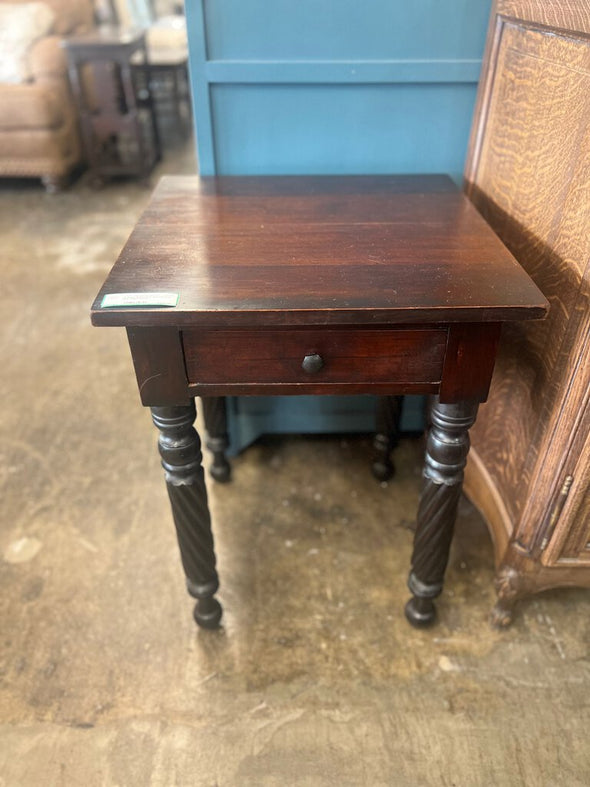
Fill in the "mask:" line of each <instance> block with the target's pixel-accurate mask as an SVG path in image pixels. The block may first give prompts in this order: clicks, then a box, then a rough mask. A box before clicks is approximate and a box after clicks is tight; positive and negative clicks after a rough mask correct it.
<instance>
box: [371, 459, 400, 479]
mask: <svg viewBox="0 0 590 787" xmlns="http://www.w3.org/2000/svg"><path fill="white" fill-rule="evenodd" d="M371 472H372V473H373V478H375V479H376V480H377V481H391V479H392V478H393V476H394V475H395V467H394V466H393V462H391V461H386V460H383V459H375V460H374V461H373V463H372V465H371Z"/></svg>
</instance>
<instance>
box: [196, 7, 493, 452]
mask: <svg viewBox="0 0 590 787" xmlns="http://www.w3.org/2000/svg"><path fill="white" fill-rule="evenodd" d="M489 7H490V2H489V0H484V2H476V3H474V2H473V0H449V1H448V2H445V3H440V2H438V0H419V2H413V3H407V2H404V1H403V0H366V2H363V3H359V2H358V0H324V1H323V2H321V3H318V2H316V1H315V0H299V1H298V2H292V0H273V2H272V3H269V2H266V0H215V1H214V2H211V1H210V0H194V1H193V2H190V3H187V4H186V15H187V28H188V34H189V41H190V66H191V83H192V100H193V108H194V116H195V127H196V141H197V152H198V159H199V169H200V172H201V173H202V174H204V175H212V174H219V175H240V174H310V173H311V174H352V173H388V172H407V173H411V172H447V173H450V174H452V175H454V177H455V179H456V181H457V182H458V183H459V182H460V181H461V173H462V172H463V167H464V159H465V151H466V148H467V141H468V137H469V128H470V123H471V115H472V111H473V106H474V103H475V96H476V90H477V81H478V78H479V73H480V69H481V55H482V52H483V47H484V41H485V30H486V24H487V20H488V16H489ZM424 407H425V403H424V400H423V399H422V398H420V397H409V398H406V399H405V400H404V405H403V412H402V429H404V430H405V431H421V430H422V429H423V428H424V419H423V412H424ZM226 409H227V420H228V431H229V436H230V442H231V446H230V448H231V451H238V450H241V449H242V448H243V447H245V446H246V445H248V444H250V443H251V442H253V441H254V440H255V439H256V438H257V437H259V436H260V435H261V434H265V433H277V432H281V433H296V434H302V433H312V432H320V433H322V432H323V433H329V432H339V433H342V432H367V433H369V432H373V431H374V429H375V401H374V400H373V399H372V398H370V397H352V396H349V397H346V396H342V397H334V398H328V397H301V398H300V397H297V398H291V397H288V398H283V397H272V398H271V397H247V398H246V397H244V398H240V399H237V398H231V399H229V400H228V402H227V408H226Z"/></svg>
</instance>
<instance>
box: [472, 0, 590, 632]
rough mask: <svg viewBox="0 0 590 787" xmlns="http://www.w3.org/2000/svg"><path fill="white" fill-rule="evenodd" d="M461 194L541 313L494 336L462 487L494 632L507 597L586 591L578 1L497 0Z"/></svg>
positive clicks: (589, 178) (586, 87) (586, 97)
mask: <svg viewBox="0 0 590 787" xmlns="http://www.w3.org/2000/svg"><path fill="white" fill-rule="evenodd" d="M465 181H466V184H465V188H466V192H467V194H468V195H469V197H470V198H471V199H472V201H473V202H474V203H475V205H476V206H477V207H478V209H479V210H480V212H481V213H482V214H483V215H484V216H485V217H486V219H487V220H488V221H489V223H490V224H491V225H492V227H493V228H494V229H495V230H496V232H497V233H498V235H499V236H500V237H501V238H502V240H503V241H504V242H505V243H506V245H507V246H508V247H509V248H510V250H511V251H512V252H513V254H514V255H515V256H516V258H517V259H518V260H519V262H520V263H521V264H522V266H523V267H524V268H525V270H527V272H528V273H529V274H530V275H531V277H532V278H533V279H534V280H535V282H536V283H537V285H538V286H539V287H540V289H541V290H542V291H543V293H544V295H545V296H546V297H547V298H548V300H549V301H550V303H551V310H550V314H549V317H548V318H547V320H546V321H545V322H544V323H537V324H536V325H530V326H509V327H508V328H507V330H506V331H505V332H504V336H503V341H502V345H501V352H500V356H499V359H498V363H497V368H496V373H495V376H494V381H493V383H492V388H491V392H490V398H489V402H488V403H487V404H486V405H484V406H483V407H482V408H481V413H480V417H479V418H478V422H477V424H476V426H475V428H474V429H473V434H472V445H473V449H472V457H471V461H470V464H469V466H468V469H467V473H466V491H467V493H468V495H469V496H470V497H471V498H472V500H473V501H474V502H475V504H476V505H477V506H478V507H479V508H480V510H481V511H482V512H483V513H484V515H485V516H486V519H487V521H488V523H489V525H490V529H491V531H492V534H493V537H494V542H495V551H496V562H497V565H498V567H499V574H500V577H499V583H498V584H499V588H500V597H501V601H502V602H503V603H504V602H505V603H504V607H503V609H501V610H500V614H499V615H498V616H497V617H498V618H499V622H502V623H504V622H507V621H508V619H509V613H508V607H509V606H510V604H509V601H513V600H514V599H515V598H516V597H518V596H519V595H523V594H525V593H527V592H532V591H535V590H539V589H543V588H546V587H550V586H552V585H559V584H582V585H590V560H588V557H590V551H589V550H587V549H586V544H587V542H588V535H589V534H588V529H589V527H590V523H589V522H588V516H589V509H588V494H589V492H588V487H589V479H588V459H587V457H588V448H589V445H588V431H589V428H590V407H589V404H588V396H589V389H590V354H589V342H590V338H589V337H590V262H589V260H590V0H568V1H564V0H543V1H541V0H526V1H525V0H496V2H495V3H494V7H493V10H492V17H491V23H490V28H489V32H488V41H487V49H486V56H485V60H484V68H483V73H482V79H481V82H480V91H479V95H478V102H477V106H476V113H475V118H474V123H473V127H472V135H471V142H470V149H469V153H468V159H467V165H466V170H465ZM507 588H508V589H507Z"/></svg>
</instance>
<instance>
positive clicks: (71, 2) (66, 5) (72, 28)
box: [0, 0, 94, 36]
mask: <svg viewBox="0 0 590 787" xmlns="http://www.w3.org/2000/svg"><path fill="white" fill-rule="evenodd" d="M43 1H44V2H45V4H46V5H47V6H49V8H51V10H52V11H53V13H54V14H55V22H54V24H53V32H54V33H55V34H56V35H60V36H63V35H67V34H68V33H82V32H84V31H85V30H89V29H90V28H91V27H92V26H93V25H94V5H93V1H92V0H43ZM5 2H8V3H9V4H19V5H20V4H22V3H30V2H31V0H0V7H2V6H3V5H4V4H5Z"/></svg>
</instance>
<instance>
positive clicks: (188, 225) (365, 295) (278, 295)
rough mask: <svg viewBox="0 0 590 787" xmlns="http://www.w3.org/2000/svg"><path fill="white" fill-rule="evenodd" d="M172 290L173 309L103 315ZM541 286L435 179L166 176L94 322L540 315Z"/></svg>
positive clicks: (223, 323)
mask: <svg viewBox="0 0 590 787" xmlns="http://www.w3.org/2000/svg"><path fill="white" fill-rule="evenodd" d="M162 290H164V291H171V292H177V293H179V294H180V300H179V303H178V305H177V306H176V307H175V308H174V309H149V310H147V309H141V308H135V309H128V308H126V309H116V308H115V309H101V308H100V300H101V299H102V296H103V295H105V294H106V293H120V292H136V291H139V292H145V291H148V292H149V291H152V292H154V291H162ZM544 312H545V301H544V299H543V297H542V296H541V295H540V293H539V291H538V290H537V288H536V287H535V286H534V285H533V284H532V283H531V282H530V280H529V278H528V277H527V276H525V275H524V274H523V271H522V269H521V268H520V266H519V265H518V263H517V262H516V261H515V260H514V258H513V257H512V255H511V254H510V253H509V252H508V251H507V250H506V248H505V247H504V245H503V244H502V243H500V241H499V240H498V239H497V238H496V237H495V235H494V234H493V232H492V231H491V230H490V229H489V227H488V226H487V224H486V223H485V222H484V221H483V220H482V219H481V217H480V216H479V215H478V213H477V211H476V210H475V209H474V208H473V206H472V205H471V204H470V203H469V201H468V200H467V199H466V198H465V197H464V196H463V195H461V194H460V193H458V191H456V190H455V189H454V188H453V185H452V182H451V181H450V180H449V179H448V178H444V177H441V176H435V177H432V178H430V177H426V176H402V177H395V176H371V177H368V176H367V177H364V176H351V177H321V176H319V177H259V178H248V177H246V178H243V177H222V178H196V177H167V178H163V179H162V181H161V182H160V184H159V186H158V187H157V189H156V191H155V193H154V196H153V198H152V201H151V203H150V205H149V206H148V208H147V210H146V211H145V213H144V214H143V216H142V218H141V219H140V220H139V222H138V224H137V226H136V228H135V229H134V231H133V233H132V234H131V237H130V239H129V241H128V243H127V244H126V246H125V248H124V249H123V251H122V252H121V255H120V257H119V260H118V261H117V263H116V264H115V266H114V268H113V270H112V272H111V274H110V275H109V277H108V279H107V281H106V282H105V285H104V287H103V289H102V290H101V292H100V293H99V296H98V298H97V301H96V302H95V305H94V307H93V311H92V319H93V322H94V324H95V325H124V326H130V325H136V326H155V325H158V326H161V325H175V326H177V327H188V326H192V327H195V326H198V325H203V326H210V327H212V326H219V327H227V325H228V314H231V324H232V325H233V326H237V325H241V326H246V325H249V326H256V325H265V326H271V325H326V324H330V325H346V324H348V325H350V324H365V325H366V324H383V323H395V324H411V323H414V324H416V323H417V324H420V323H424V322H439V323H440V322H447V321H453V322H455V321H466V322H482V321H487V322H498V321H503V320H513V319H535V318H539V317H542V316H543V314H544Z"/></svg>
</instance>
